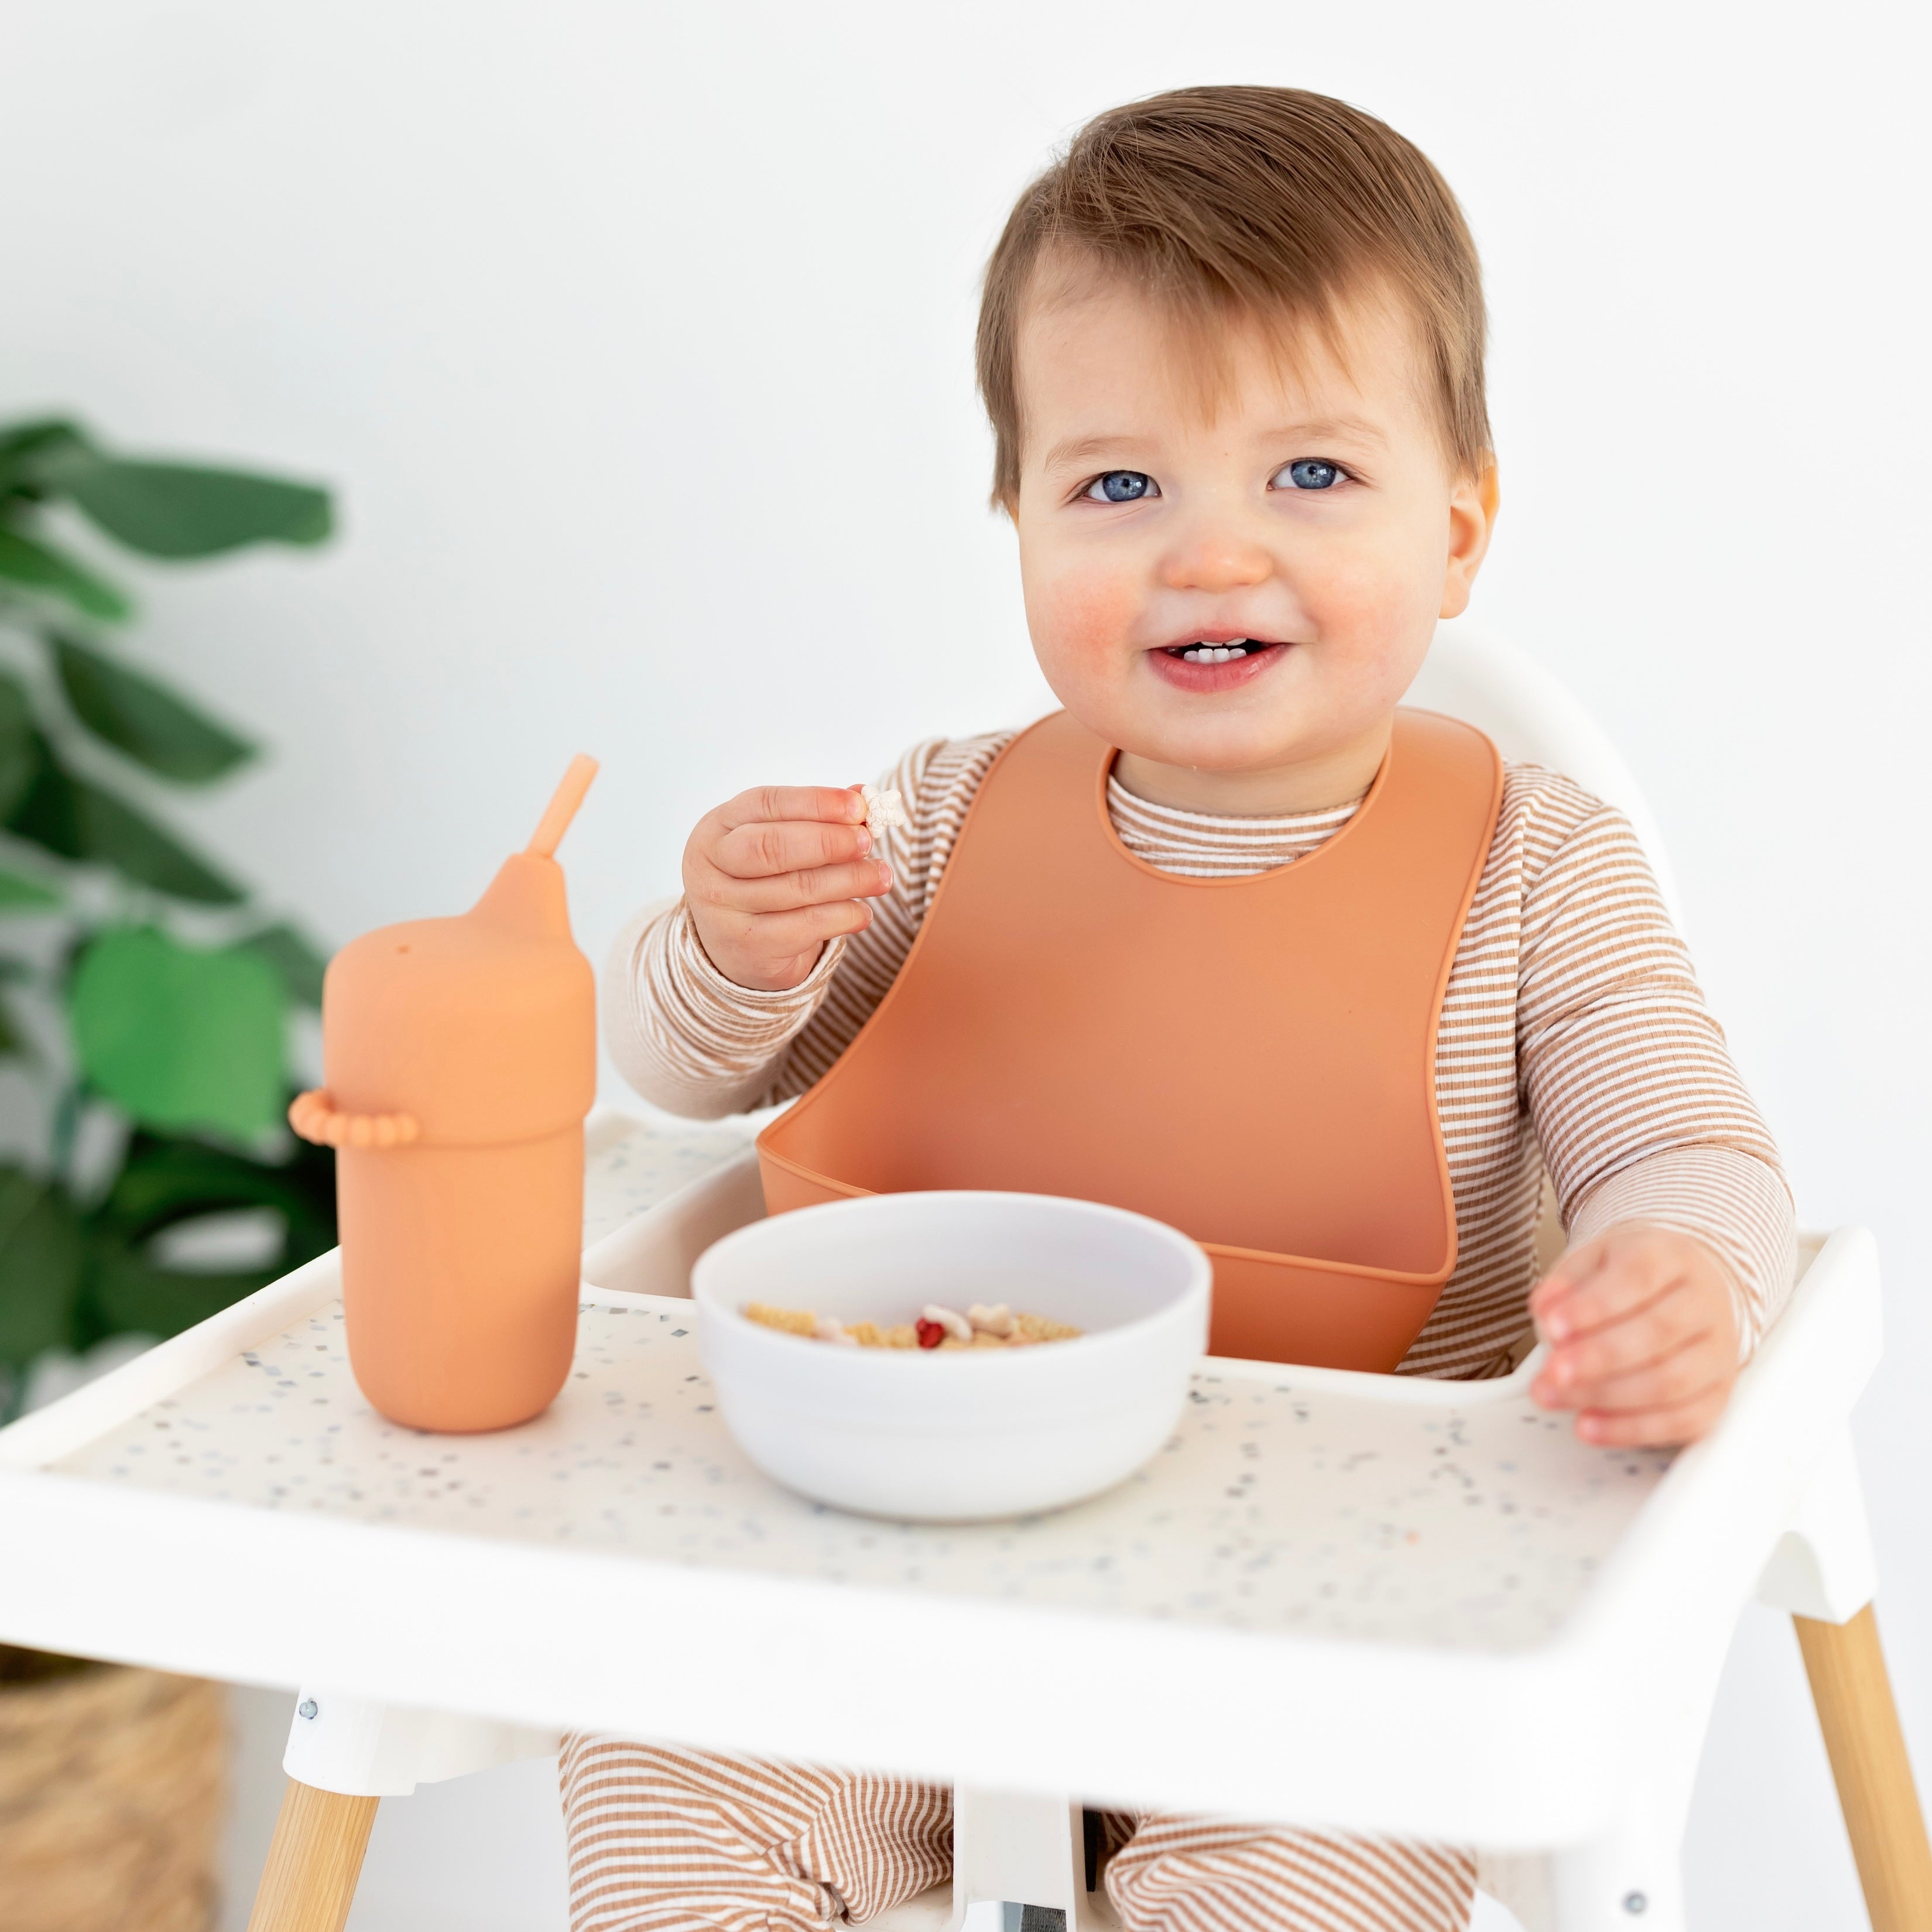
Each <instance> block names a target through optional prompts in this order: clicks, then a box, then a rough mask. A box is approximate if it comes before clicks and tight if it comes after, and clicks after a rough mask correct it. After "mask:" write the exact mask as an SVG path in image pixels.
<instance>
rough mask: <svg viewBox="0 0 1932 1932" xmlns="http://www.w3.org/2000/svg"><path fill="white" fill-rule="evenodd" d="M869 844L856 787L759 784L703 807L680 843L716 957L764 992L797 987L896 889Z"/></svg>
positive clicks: (694, 913) (688, 890)
mask: <svg viewBox="0 0 1932 1932" xmlns="http://www.w3.org/2000/svg"><path fill="white" fill-rule="evenodd" d="M871 849H872V837H871V833H870V832H868V831H867V830H866V829H865V800H864V799H862V798H861V797H860V796H859V790H858V787H856V786H853V787H852V788H851V789H850V790H843V791H841V790H834V789H833V788H832V787H830V786H829V785H760V786H759V787H757V788H756V789H755V790H751V791H746V792H740V793H739V794H738V796H736V798H734V799H732V800H731V802H730V803H729V804H728V805H720V806H719V807H718V809H717V810H716V811H712V812H707V813H706V814H705V816H704V817H702V818H701V819H700V820H698V822H697V829H696V830H695V831H694V832H692V833H691V838H690V842H689V843H688V844H686V845H685V848H684V896H685V903H686V904H688V906H689V907H690V908H691V922H692V923H693V924H694V926H696V927H697V937H698V938H699V939H700V941H702V943H703V947H704V950H705V952H706V954H707V955H708V956H709V959H710V961H711V963H712V965H714V966H715V967H716V968H718V971H719V972H721V973H722V974H724V977H725V978H726V979H727V980H735V981H736V983H737V984H738V985H739V986H749V987H752V988H754V989H757V991H758V992H767V993H770V992H783V991H785V990H787V989H789V988H791V987H793V986H796V985H797V984H798V983H799V981H800V980H803V979H804V978H805V977H806V976H807V975H808V974H810V972H811V969H812V968H813V967H814V966H815V965H817V963H818V956H819V954H820V953H822V952H823V950H825V942H826V941H827V940H828V939H831V938H835V936H836V935H838V934H840V933H841V932H860V931H862V929H864V928H865V927H866V926H869V925H870V924H871V919H872V911H871V907H869V906H868V905H866V904H864V903H863V901H865V900H866V899H868V898H877V896H878V895H880V893H881V892H889V891H890V890H891V889H892V868H890V867H889V865H882V864H880V862H878V861H877V860H876V859H871V858H868V856H866V855H867V854H868V853H869V852H870V851H871Z"/></svg>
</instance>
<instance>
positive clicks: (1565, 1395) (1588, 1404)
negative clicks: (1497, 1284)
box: [1529, 1225, 1738, 1448]
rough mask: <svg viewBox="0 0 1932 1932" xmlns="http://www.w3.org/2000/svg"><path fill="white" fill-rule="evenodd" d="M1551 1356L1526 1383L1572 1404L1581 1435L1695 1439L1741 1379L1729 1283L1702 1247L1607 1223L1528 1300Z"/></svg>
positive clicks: (1669, 1441)
mask: <svg viewBox="0 0 1932 1932" xmlns="http://www.w3.org/2000/svg"><path fill="white" fill-rule="evenodd" d="M1529 1312H1530V1313H1531V1314H1532V1316H1535V1319H1536V1326H1537V1331H1538V1334H1541V1336H1542V1337H1543V1338H1544V1340H1546V1341H1547V1342H1548V1343H1550V1358H1549V1360H1548V1361H1547V1362H1545V1363H1544V1365H1543V1371H1542V1373H1541V1374H1540V1375H1539V1376H1538V1377H1537V1379H1536V1381H1535V1383H1534V1384H1533V1385H1532V1388H1531V1389H1530V1394H1531V1395H1532V1397H1534V1398H1535V1400H1537V1401H1538V1403H1541V1404H1542V1406H1544V1408H1545V1409H1575V1410H1576V1411H1577V1436H1579V1438H1580V1439H1581V1440H1583V1442H1594V1443H1601V1444H1604V1445H1607V1446H1610V1447H1616V1448H1626V1447H1631V1446H1634V1445H1639V1444H1643V1445H1651V1446H1656V1447H1661V1446H1667V1445H1674V1444H1677V1443H1680V1442H1695V1441H1696V1440H1697V1438H1698V1437H1699V1436H1702V1435H1703V1434H1704V1433H1706V1431H1707V1430H1709V1428H1710V1427H1711V1426H1712V1424H1713V1423H1715V1421H1717V1419H1718V1417H1719V1416H1720V1415H1722V1414H1723V1413H1724V1403H1725V1402H1726V1400H1727V1398H1728V1397H1730V1392H1731V1385H1732V1383H1733V1382H1736V1380H1737V1377H1738V1322H1737V1315H1736V1310H1735V1309H1734V1307H1733V1304H1732V1301H1731V1285H1730V1277H1729V1276H1728V1275H1727V1274H1726V1273H1725V1271H1724V1265H1723V1264H1722V1263H1721V1262H1720V1261H1719V1260H1718V1258H1717V1256H1715V1254H1713V1253H1712V1251H1711V1250H1710V1249H1709V1248H1708V1247H1706V1246H1705V1244H1703V1242H1702V1241H1699V1240H1697V1238H1695V1237H1694V1236H1693V1235H1681V1234H1679V1233H1677V1232H1675V1231H1674V1230H1673V1229H1669V1228H1650V1227H1644V1226H1635V1225H1633V1226H1628V1227H1621V1228H1613V1229H1611V1230H1610V1232H1609V1233H1608V1234H1607V1235H1599V1236H1598V1238H1596V1239H1595V1240H1594V1241H1585V1242H1583V1244H1581V1245H1580V1247H1575V1248H1573V1249H1571V1251H1570V1252H1569V1253H1568V1254H1567V1255H1565V1256H1564V1257H1563V1259H1562V1260H1561V1261H1559V1262H1558V1263H1557V1264H1556V1267H1554V1268H1552V1269H1551V1270H1550V1273H1549V1274H1547V1276H1545V1277H1544V1279H1543V1280H1542V1281H1541V1282H1540V1283H1538V1285H1537V1287H1536V1289H1535V1292H1534V1293H1533V1294H1532V1295H1531V1296H1530V1298H1529Z"/></svg>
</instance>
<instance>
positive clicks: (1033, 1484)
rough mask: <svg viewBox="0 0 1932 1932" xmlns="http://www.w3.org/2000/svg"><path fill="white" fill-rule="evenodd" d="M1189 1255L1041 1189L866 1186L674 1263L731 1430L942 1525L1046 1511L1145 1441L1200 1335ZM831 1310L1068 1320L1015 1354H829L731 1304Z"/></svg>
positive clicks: (756, 1449)
mask: <svg viewBox="0 0 1932 1932" xmlns="http://www.w3.org/2000/svg"><path fill="white" fill-rule="evenodd" d="M1210 1278H1211V1265H1210V1263H1209V1262H1208V1257H1207V1256H1205V1254H1203V1253H1202V1251H1201V1250H1200V1249H1199V1248H1198V1247H1196V1245H1195V1244H1194V1243H1193V1242H1192V1241H1190V1240H1189V1239H1188V1238H1187V1236H1186V1235H1182V1234H1178V1233H1177V1232H1175V1230H1174V1229H1172V1228H1170V1227H1168V1226H1166V1225H1165V1224H1164V1223H1161V1222H1159V1221H1154V1220H1149V1219H1148V1217H1147V1216H1145V1215H1144V1214H1129V1213H1128V1212H1127V1211H1126V1210H1125V1209H1124V1208H1107V1207H1103V1206H1101V1205H1100V1204H1099V1203H1097V1202H1091V1201H1073V1200H1068V1199H1064V1198H1063V1197H1061V1196H1058V1195H1051V1194H996V1193H974V1192H967V1191H963V1190H962V1191H960V1192H956V1193H951V1192H949V1193H929V1194H880V1195H872V1196H867V1197H865V1198H864V1199H860V1200H856V1201H838V1202H829V1203H828V1204H826V1205H824V1206H823V1207H817V1208H799V1209H797V1210H796V1211H793V1213H791V1214H778V1215H774V1216H773V1217H772V1218H771V1219H770V1220H764V1221H754V1222H753V1223H751V1226H748V1227H746V1228H741V1229H739V1230H738V1231H737V1232H736V1233H735V1234H731V1235H726V1236H725V1237H724V1239H723V1240H722V1241H719V1242H718V1243H716V1244H715V1245H714V1246H712V1247H709V1248H708V1249H706V1251H705V1252H704V1253H703V1254H702V1255H701V1256H699V1258H698V1260H697V1265H696V1267H695V1268H694V1269H693V1270H692V1271H691V1294H692V1295H693V1297H694V1299H695V1300H696V1302H697V1336H698V1344H699V1347H700V1350H701V1351H702V1352H703V1358H704V1365H705V1367H706V1369H707V1370H709V1373H710V1376H711V1380H712V1384H713V1385H714V1386H715V1388H716V1391H717V1394H718V1410H719V1412H720V1413H721V1415H723V1417H724V1421H725V1424H726V1426H727V1427H728V1428H729V1429H730V1432H731V1433H732V1435H733V1436H734V1437H735V1438H736V1439H737V1442H738V1446H739V1448H741V1449H742V1450H743V1451H744V1452H745V1454H746V1455H748V1457H750V1458H751V1460H752V1461H753V1462H754V1463H756V1464H757V1466H758V1467H759V1468H760V1469H762V1470H763V1471H764V1472H765V1474H766V1475H768V1476H770V1477H771V1478H773V1479H774V1480H775V1481H778V1482H781V1483H782V1484H784V1485H785V1486H786V1487H787V1488H788V1489H793V1490H798V1491H799V1493H801V1494H802V1495H805V1496H810V1497H812V1498H813V1499H815V1500H816V1501H817V1502H827V1503H834V1504H836V1505H838V1507H839V1508H841V1509H849V1510H858V1511H862V1512H864V1513H865V1514H868V1515H871V1516H886V1517H901V1518H907V1519H910V1520H914V1521H924V1522H929V1523H959V1522H967V1521H971V1520H974V1519H976V1518H985V1517H1002V1516H1018V1515H1022V1514H1026V1513H1028V1512H1029V1511H1034V1510H1046V1509H1058V1508H1060V1507H1061V1506H1062V1505H1064V1504H1067V1503H1072V1502H1079V1500H1080V1499H1081V1498H1082V1497H1083V1496H1094V1495H1096V1494H1097V1493H1099V1492H1100V1490H1105V1489H1109V1488H1111V1487H1112V1486H1113V1485H1114V1484H1116V1483H1118V1482H1120V1481H1123V1480H1124V1478H1127V1477H1128V1476H1130V1475H1132V1474H1133V1472H1134V1471H1135V1470H1136V1469H1139V1467H1140V1466H1141V1465H1142V1463H1145V1461H1146V1460H1148V1457H1151V1456H1152V1455H1153V1454H1154V1453H1155V1452H1156V1451H1157V1450H1158V1449H1159V1448H1160V1446H1161V1445H1162V1444H1163V1442H1166V1439H1167V1438H1168V1436H1169V1434H1170V1433H1172V1430H1173V1427H1174V1424H1175V1420H1176V1418H1178V1416H1179V1415H1180V1413H1181V1407H1182V1405H1183V1404H1184V1403H1185V1402H1186V1400H1187V1378H1188V1373H1189V1371H1190V1370H1191V1369H1192V1368H1193V1367H1194V1365H1195V1364H1196V1361H1198V1360H1199V1358H1200V1356H1201V1354H1202V1350H1203V1349H1205V1347H1206V1346H1207V1341H1208V1283H1209V1280H1210ZM751 1301H762V1302H766V1303H769V1304H772V1305H773V1306H775V1307H780V1308H803V1309H810V1310H813V1311H814V1312H815V1313H818V1314H820V1315H832V1316H836V1317H837V1318H838V1319H839V1320H840V1321H841V1322H862V1321H865V1320H868V1319H870V1320H873V1321H876V1322H880V1324H881V1325H883V1324H886V1323H890V1322H910V1321H912V1320H913V1319H914V1318H915V1317H916V1316H917V1314H918V1313H919V1308H920V1307H921V1306H922V1304H925V1303H926V1302H929V1301H936V1302H939V1303H941V1304H944V1306H946V1307H951V1308H957V1309H959V1310H965V1308H966V1307H968V1305H969V1304H971V1303H973V1302H976V1301H984V1302H1000V1301H1004V1302H1005V1303H1007V1304H1008V1305H1009V1306H1010V1307H1013V1308H1015V1309H1023V1310H1026V1311H1028V1313H1032V1314H1036V1315H1045V1316H1051V1317H1052V1319H1055V1320H1056V1321H1061V1322H1071V1323H1073V1325H1075V1326H1076V1328H1082V1329H1084V1330H1085V1331H1086V1332H1085V1334H1083V1335H1082V1336H1081V1337H1079V1338H1078V1339H1077V1340H1073V1341H1067V1342H1051V1343H1040V1344H1039V1345H1037V1346H1034V1347H1032V1348H1025V1349H970V1350H969V1349H932V1350H927V1349H845V1348H840V1347H838V1346H836V1345H835V1344H833V1343H826V1342H810V1341H806V1340H803V1339H802V1338H801V1337H798V1336H796V1335H787V1334H784V1333H782V1332H781V1331H778V1330H776V1329H772V1328H763V1327H761V1326H760V1325H758V1324H757V1323H756V1322H748V1321H747V1320H745V1318H744V1316H742V1315H741V1314H740V1313H739V1310H740V1309H742V1307H744V1305H745V1304H746V1303H747V1302H751Z"/></svg>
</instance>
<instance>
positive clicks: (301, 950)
mask: <svg viewBox="0 0 1932 1932" xmlns="http://www.w3.org/2000/svg"><path fill="white" fill-rule="evenodd" d="M242 946H243V947H245V949H246V950H248V951H249V952H251V953H260V955H261V956H262V957H263V959H266V961H267V962H269V965H271V966H272V967H274V968H275V971H277V972H278V973H279V974H281V976H282V985H283V986H284V988H285V989H287V993H288V996H289V998H290V999H292V1000H293V1001H295V1002H296V1004H297V1005H298V1006H304V1007H317V1008H319V1007H320V1006H321V1004H322V976H323V974H324V973H326V971H328V970H329V962H328V960H327V959H326V958H325V957H324V956H323V955H322V954H321V953H318V952H317V950H315V948H314V947H313V946H311V944H309V942H308V939H307V938H306V937H305V935H302V933H300V932H297V931H296V929H295V928H294V927H293V926H288V925H281V926H270V927H269V928H268V929H266V931H265V932H257V933H254V934H252V935H251V936H250V937H249V938H246V939H245V940H243V941H242Z"/></svg>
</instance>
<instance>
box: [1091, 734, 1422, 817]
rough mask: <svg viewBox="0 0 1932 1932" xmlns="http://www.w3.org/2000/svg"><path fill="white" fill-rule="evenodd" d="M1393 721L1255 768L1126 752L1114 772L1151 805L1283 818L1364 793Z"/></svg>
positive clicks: (1222, 814)
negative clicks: (1174, 761) (1312, 753)
mask: <svg viewBox="0 0 1932 1932" xmlns="http://www.w3.org/2000/svg"><path fill="white" fill-rule="evenodd" d="M1392 724H1393V720H1391V722H1390V723H1389V724H1384V725H1382V727H1380V728H1379V729H1378V730H1376V731H1375V732H1373V733H1370V735H1369V736H1367V737H1364V738H1363V739H1358V740H1357V741H1355V742H1352V743H1351V744H1349V745H1343V746H1339V747H1337V748H1336V749H1335V750H1334V751H1332V752H1325V753H1322V754H1319V755H1318V756H1316V757H1311V758H1304V759H1298V760H1295V762H1293V763H1289V764H1282V765H1270V766H1262V767H1259V768H1258V769H1254V770H1251V771H1233V772H1220V771H1206V770H1203V769H1200V768H1199V767H1197V766H1191V765H1166V764H1162V763H1160V762H1159V761H1158V760H1155V759H1153V758H1145V757H1142V756H1141V755H1140V754H1139V753H1138V752H1135V751H1123V752H1121V754H1120V756H1119V757H1118V758H1116V759H1115V761H1114V776H1115V778H1117V779H1118V780H1119V781H1120V783H1121V785H1122V786H1124V787H1125V788H1126V789H1127V790H1128V791H1130V792H1131V793H1133V795H1134V796H1135V797H1136V798H1142V799H1146V800H1147V802H1148V804H1150V805H1171V806H1172V807H1173V808H1175V810H1176V811H1199V812H1204V813H1206V814H1208V815H1209V816H1210V817H1217V818H1285V817H1289V815H1291V814H1293V813H1295V812H1300V811H1327V810H1328V809H1329V808H1331V806H1334V805H1347V804H1349V803H1350V802H1352V800H1354V799H1358V798H1360V797H1361V795H1362V794H1363V793H1364V792H1365V791H1367V790H1368V788H1369V787H1370V785H1371V784H1373V783H1374V782H1375V776H1376V772H1379V770H1380V769H1382V760H1383V758H1384V757H1385V755H1386V754H1387V753H1388V740H1389V732H1390V730H1391V726H1392Z"/></svg>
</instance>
